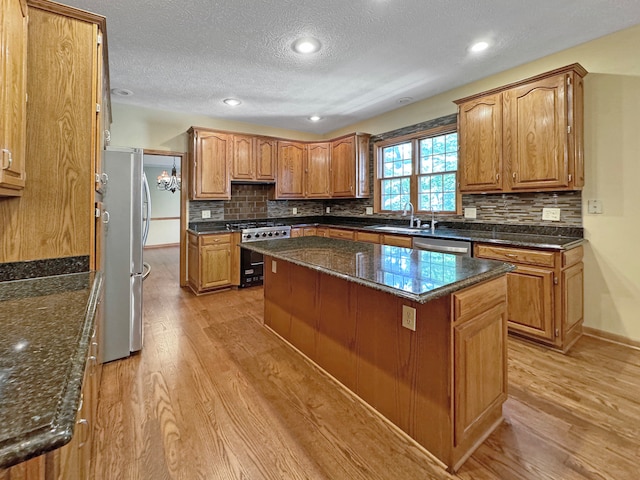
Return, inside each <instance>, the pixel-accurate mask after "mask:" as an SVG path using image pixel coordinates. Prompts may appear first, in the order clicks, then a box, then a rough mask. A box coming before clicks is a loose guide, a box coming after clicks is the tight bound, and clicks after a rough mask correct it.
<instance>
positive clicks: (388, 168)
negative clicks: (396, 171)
mask: <svg viewBox="0 0 640 480" xmlns="http://www.w3.org/2000/svg"><path fill="white" fill-rule="evenodd" d="M382 177H383V178H387V177H393V163H385V164H384V171H383V173H382Z"/></svg>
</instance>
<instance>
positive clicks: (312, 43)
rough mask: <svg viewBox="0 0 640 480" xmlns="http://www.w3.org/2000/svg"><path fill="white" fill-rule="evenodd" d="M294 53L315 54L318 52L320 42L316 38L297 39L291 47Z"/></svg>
mask: <svg viewBox="0 0 640 480" xmlns="http://www.w3.org/2000/svg"><path fill="white" fill-rule="evenodd" d="M291 48H293V51H294V52H298V53H304V54H309V53H316V52H317V51H318V50H320V41H319V40H318V39H317V38H313V37H304V38H299V39H297V40H296V41H295V42H293V44H292V45H291Z"/></svg>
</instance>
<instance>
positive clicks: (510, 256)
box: [505, 253, 518, 258]
mask: <svg viewBox="0 0 640 480" xmlns="http://www.w3.org/2000/svg"><path fill="white" fill-rule="evenodd" d="M505 255H506V256H507V257H509V258H518V255H516V254H515V253H505Z"/></svg>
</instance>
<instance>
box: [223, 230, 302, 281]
mask: <svg viewBox="0 0 640 480" xmlns="http://www.w3.org/2000/svg"><path fill="white" fill-rule="evenodd" d="M227 228H229V229H230V230H236V231H237V230H240V231H241V232H242V234H241V239H242V240H241V243H247V242H257V241H261V240H278V239H284V238H290V237H291V227H290V226H289V225H277V224H276V223H274V222H245V223H233V224H229V225H227ZM263 279H264V258H263V256H262V254H261V253H256V252H252V251H250V250H247V249H245V248H241V249H240V287H241V288H244V287H252V286H254V285H262V282H263Z"/></svg>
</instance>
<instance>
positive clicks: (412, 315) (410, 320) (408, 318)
mask: <svg viewBox="0 0 640 480" xmlns="http://www.w3.org/2000/svg"><path fill="white" fill-rule="evenodd" d="M402 326H403V327H404V328H408V329H409V330H413V331H414V332H415V331H416V309H415V308H413V307H410V306H408V305H403V306H402Z"/></svg>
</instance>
